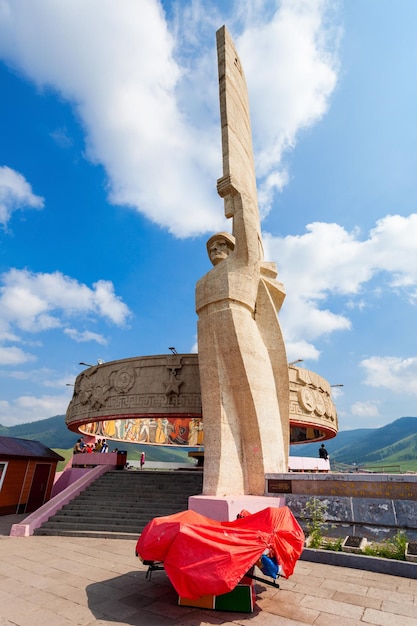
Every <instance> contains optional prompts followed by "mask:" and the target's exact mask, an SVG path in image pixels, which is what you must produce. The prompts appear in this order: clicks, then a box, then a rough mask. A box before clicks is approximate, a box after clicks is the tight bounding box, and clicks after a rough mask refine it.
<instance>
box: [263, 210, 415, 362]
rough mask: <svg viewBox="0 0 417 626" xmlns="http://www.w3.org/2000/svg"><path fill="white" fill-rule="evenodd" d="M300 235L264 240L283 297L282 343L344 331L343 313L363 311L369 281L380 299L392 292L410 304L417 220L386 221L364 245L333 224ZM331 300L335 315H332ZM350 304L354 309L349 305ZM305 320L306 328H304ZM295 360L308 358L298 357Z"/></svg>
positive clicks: (267, 236) (346, 318)
mask: <svg viewBox="0 0 417 626" xmlns="http://www.w3.org/2000/svg"><path fill="white" fill-rule="evenodd" d="M306 231H307V232H306V233H305V234H303V235H298V236H292V235H289V236H287V237H273V236H272V235H270V234H268V233H266V234H265V235H264V243H265V256H266V258H267V259H268V260H274V261H276V262H277V264H278V268H279V278H280V280H282V281H283V283H284V285H285V287H286V290H287V297H286V299H285V301H284V304H283V308H282V312H281V314H280V319H281V323H282V327H283V332H284V336H285V339H286V341H287V342H288V343H292V342H294V341H295V342H298V341H302V340H304V341H307V342H308V345H309V346H311V345H312V344H311V342H313V341H314V340H316V339H318V338H319V337H322V336H324V335H328V334H330V333H332V332H334V331H336V330H349V329H350V328H351V322H350V319H349V316H348V312H349V311H352V310H354V308H355V306H356V307H357V308H358V309H360V310H361V309H363V308H364V307H365V306H366V302H367V300H369V299H370V298H371V297H373V294H372V291H368V293H365V292H364V288H365V286H366V285H367V284H368V283H369V282H370V281H371V280H373V279H375V277H379V278H381V280H380V281H379V284H378V290H379V292H380V293H382V292H384V291H385V292H386V291H391V292H392V291H393V292H396V293H398V295H399V296H405V297H406V298H407V299H408V300H409V301H410V302H414V301H415V296H416V292H417V254H416V243H415V242H416V241H417V214H415V213H414V214H411V215H409V216H408V217H401V216H399V215H388V216H386V217H384V218H382V219H380V220H378V222H377V223H376V226H375V228H373V229H372V230H371V231H370V233H369V236H368V238H367V239H365V238H364V239H362V240H361V239H360V238H359V237H360V233H359V231H353V232H350V233H349V232H347V231H346V230H345V229H344V228H343V227H342V226H339V225H337V224H327V223H318V222H316V223H313V224H308V225H307V227H306ZM332 296H337V297H338V299H339V304H338V307H339V310H337V311H332V310H330V309H331V306H332V302H331V299H332ZM355 303H357V304H356V305H355ZM306 320H307V321H308V323H306ZM297 358H308V357H307V355H306V353H304V352H303V351H300V352H299V353H298V354H297Z"/></svg>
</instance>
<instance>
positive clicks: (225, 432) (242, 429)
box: [196, 26, 289, 496]
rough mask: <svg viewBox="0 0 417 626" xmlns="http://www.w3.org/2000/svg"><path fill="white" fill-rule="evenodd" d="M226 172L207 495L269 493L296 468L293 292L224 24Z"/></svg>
mask: <svg viewBox="0 0 417 626" xmlns="http://www.w3.org/2000/svg"><path fill="white" fill-rule="evenodd" d="M217 55H218V70H219V89H220V114H221V129H222V151H223V176H222V178H220V179H219V180H218V182H217V190H218V193H219V195H220V196H221V197H222V198H224V207H225V214H226V217H227V218H229V219H231V220H232V223H233V228H232V232H233V235H230V234H228V233H218V234H217V235H214V236H213V237H211V238H210V239H209V241H208V242H207V250H208V253H209V257H210V260H211V262H212V263H213V265H214V267H213V269H212V270H210V271H209V272H208V273H207V274H206V275H205V276H203V278H201V279H200V280H199V281H198V283H197V286H196V310H197V313H198V317H199V320H198V354H199V368H200V383H201V397H202V410H203V419H204V445H205V455H204V456H205V460H204V485H203V494H204V495H207V496H231V495H256V496H260V495H263V494H264V493H265V474H268V473H281V472H286V471H287V470H288V447H289V379H288V363H287V357H286V352H285V346H284V341H283V338H282V334H281V330H280V326H279V322H278V317H277V314H278V311H279V310H280V308H281V305H282V302H283V300H284V297H285V291H284V288H283V285H282V284H281V283H280V282H278V281H277V280H276V276H277V269H276V266H275V264H274V263H268V262H265V261H264V255H263V247H262V238H261V228H260V219H259V212H258V202H257V192H256V177H255V167H254V160H253V150H252V136H251V126H250V114H249V103H248V93H247V88H246V82H245V77H244V74H243V70H242V67H241V64H240V60H239V57H238V54H237V52H236V49H235V46H234V43H233V41H232V39H231V37H230V34H229V33H228V31H227V29H226V28H225V27H224V26H223V27H222V28H221V29H220V30H219V31H218V32H217Z"/></svg>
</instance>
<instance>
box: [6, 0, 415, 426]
mask: <svg viewBox="0 0 417 626" xmlns="http://www.w3.org/2000/svg"><path fill="white" fill-rule="evenodd" d="M416 23H417V3H415V2H413V1H412V0H397V2H395V3H394V2H392V1H390V0H366V1H364V0H345V1H343V0H340V1H338V2H334V1H333V2H332V1H329V2H326V1H325V0H322V1H320V0H317V1H315V0H291V1H290V0H288V1H282V2H279V1H278V0H276V1H274V0H246V1H245V2H242V0H237V1H236V2H234V1H232V0H231V1H230V2H227V3H225V2H222V1H220V0H219V2H213V1H210V2H208V1H201V2H199V1H194V2H192V1H190V2H188V1H187V0H185V1H181V2H179V1H178V2H163V3H160V2H157V1H156V0H141V1H140V2H137V0H88V1H87V2H86V1H85V0H71V2H69V1H64V2H62V1H58V0H37V1H36V2H32V1H31V0H13V1H12V0H0V89H1V98H0V390H1V391H0V424H3V425H7V426H11V425H14V424H18V423H23V422H29V421H35V420H38V419H44V418H47V417H50V416H52V415H56V414H60V413H64V412H65V410H66V407H67V405H68V402H69V400H70V397H71V391H72V390H71V387H68V386H67V384H68V383H69V384H71V383H73V381H74V378H75V376H76V375H77V374H78V373H79V372H80V371H81V369H82V367H81V366H79V365H78V363H79V362H80V361H84V362H87V363H92V364H94V363H96V362H97V359H103V360H105V361H110V360H114V359H120V358H125V357H132V356H138V355H140V356H141V355H148V354H162V353H167V352H168V347H169V346H175V348H176V349H177V351H178V352H191V351H195V350H196V339H197V338H196V321H197V318H196V314H195V309H194V289H195V283H196V281H197V280H198V279H199V278H200V277H201V276H203V275H204V274H205V273H206V272H207V271H208V270H209V269H210V264H209V260H208V258H207V256H206V250H205V242H206V240H207V239H208V237H209V236H210V235H211V234H212V233H214V232H216V231H218V230H223V229H230V225H229V224H227V222H226V220H225V219H224V217H223V215H224V213H223V204H222V200H221V199H220V198H219V197H218V196H217V193H216V180H217V178H219V177H220V176H221V175H222V164H221V145H220V129H219V111H218V109H219V105H218V91H217V62H216V50H215V32H216V30H217V28H219V27H220V26H221V25H223V24H226V25H227V27H228V29H229V31H230V32H231V34H232V36H233V38H234V40H235V43H236V45H237V48H238V50H239V54H240V57H241V60H242V63H243V67H244V70H245V74H246V79H247V83H248V89H249V97H250V104H251V117H252V132H253V138H254V151H255V161H256V170H257V177H258V193H259V200H260V207H261V211H262V216H263V221H262V229H263V236H264V242H265V251H266V260H270V261H275V262H276V263H277V265H278V269H279V277H280V279H281V280H282V281H283V283H284V284H285V287H286V290H287V298H286V300H285V302H284V305H283V308H282V311H281V314H280V321H281V324H282V327H283V332H284V337H285V341H286V346H287V356H288V360H289V361H293V360H296V359H303V363H302V364H301V365H302V366H305V367H307V368H309V369H312V370H314V371H316V372H317V373H319V374H321V375H322V376H324V377H325V378H327V379H328V380H329V382H330V384H343V385H344V387H343V388H340V387H337V388H335V389H334V392H335V393H334V396H335V402H336V405H337V409H338V414H339V422H340V428H341V429H342V430H346V429H352V428H365V427H366V428H368V427H371V428H372V427H379V426H382V425H384V424H386V423H389V422H391V421H393V420H395V419H397V418H399V417H402V416H406V415H411V416H416V415H417V407H416V400H417V342H416V331H415V324H416V304H417V254H416V247H417V200H416V199H417V176H416V171H417V125H416V123H415V119H416V111H417V83H416V81H415V68H416V65H417V40H416V37H415V25H416Z"/></svg>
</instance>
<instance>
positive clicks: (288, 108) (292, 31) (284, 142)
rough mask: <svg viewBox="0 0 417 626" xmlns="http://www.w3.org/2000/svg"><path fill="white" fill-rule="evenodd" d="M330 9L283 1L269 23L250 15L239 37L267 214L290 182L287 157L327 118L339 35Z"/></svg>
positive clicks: (322, 4)
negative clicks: (304, 133) (307, 130)
mask: <svg viewBox="0 0 417 626" xmlns="http://www.w3.org/2000/svg"><path fill="white" fill-rule="evenodd" d="M328 8H329V4H328V3H327V2H322V1H315V2H314V1H313V2H312V1H311V0H297V1H295V2H294V0H284V1H283V2H281V3H280V8H279V9H278V10H276V11H273V13H272V14H271V15H269V17H268V19H265V17H266V16H265V14H262V13H261V18H259V16H258V14H251V15H250V17H249V19H248V21H247V23H246V28H245V30H244V32H243V34H242V35H241V36H239V37H237V38H236V45H237V49H238V51H239V55H240V57H241V59H242V64H243V67H244V71H245V75H246V77H247V81H248V84H249V86H250V95H251V119H252V127H253V133H254V146H255V152H256V164H257V174H258V177H260V178H261V184H260V204H261V208H262V209H263V210H262V212H263V213H266V212H267V211H268V209H269V208H270V204H271V201H272V195H273V192H274V190H281V189H282V187H283V186H284V185H285V184H286V183H287V181H288V173H287V171H286V167H285V165H284V166H283V165H282V156H283V154H284V153H285V151H286V150H287V149H288V148H292V147H294V145H295V144H296V141H297V137H298V134H299V132H300V131H301V130H303V129H305V128H308V127H309V126H311V125H313V124H315V123H316V122H317V121H318V120H319V119H321V117H322V116H323V115H324V114H325V113H326V111H327V109H328V105H329V98H330V96H331V94H332V92H333V90H334V88H335V86H336V82H337V61H336V55H335V48H336V47H337V42H338V38H339V31H338V30H337V29H335V28H333V29H332V30H329V27H328V24H329V22H328V21H327V26H326V25H325V17H326V13H327V9H328ZM255 94H257V95H256V96H255Z"/></svg>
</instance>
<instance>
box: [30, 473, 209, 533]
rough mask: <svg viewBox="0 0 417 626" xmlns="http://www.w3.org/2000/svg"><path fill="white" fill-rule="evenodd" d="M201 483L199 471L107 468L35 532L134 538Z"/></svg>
mask: <svg viewBox="0 0 417 626" xmlns="http://www.w3.org/2000/svg"><path fill="white" fill-rule="evenodd" d="M202 487H203V473H202V472H200V471H168V472H149V471H126V470H123V471H121V470H115V471H108V472H106V474H103V475H102V476H101V477H100V478H98V479H97V480H96V481H95V482H94V483H93V484H91V485H90V486H89V487H87V488H86V489H85V490H84V491H83V492H82V493H80V495H79V496H77V497H76V498H74V499H73V500H72V501H71V502H69V503H68V504H66V505H65V506H64V507H63V508H62V509H61V510H60V511H58V512H57V513H56V514H55V515H54V516H53V517H50V518H49V519H48V521H47V522H45V523H44V524H42V526H41V527H40V528H37V529H36V530H35V532H34V534H35V535H61V536H62V535H63V536H77V537H80V536H81V537H108V538H110V537H112V538H116V539H119V538H124V539H125V538H129V537H132V538H133V537H134V538H137V537H138V536H139V534H140V533H141V532H142V530H143V528H144V527H145V526H146V524H147V523H148V522H149V521H150V520H151V519H153V518H154V517H161V516H164V515H171V514H172V513H178V512H179V511H184V510H186V509H188V497H189V496H192V495H199V494H201V491H202Z"/></svg>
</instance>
